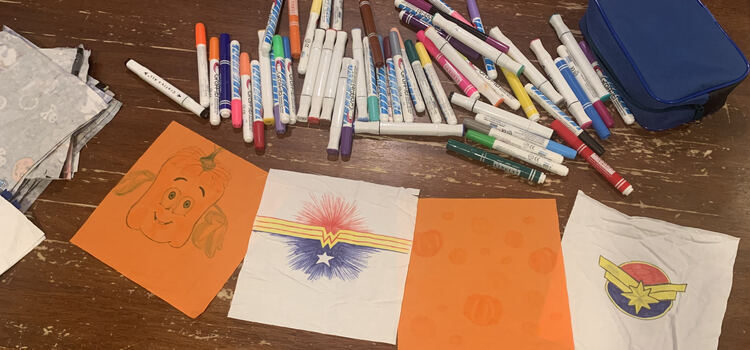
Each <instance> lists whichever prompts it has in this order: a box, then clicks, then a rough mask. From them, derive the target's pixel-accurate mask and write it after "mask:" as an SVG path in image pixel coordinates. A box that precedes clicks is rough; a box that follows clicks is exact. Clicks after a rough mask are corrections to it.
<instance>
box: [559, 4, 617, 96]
mask: <svg viewBox="0 0 750 350" xmlns="http://www.w3.org/2000/svg"><path fill="white" fill-rule="evenodd" d="M549 23H550V24H551V25H552V28H555V32H556V33H557V37H558V38H560V41H561V42H562V43H563V45H565V47H567V48H568V50H569V51H570V56H571V57H573V61H575V63H576V65H577V66H578V67H580V68H581V70H582V72H583V76H585V77H586V80H588V81H589V83H591V85H592V86H593V88H594V93H595V95H596V96H597V98H599V99H600V100H601V101H602V102H606V101H607V100H608V99H609V91H607V89H605V88H604V85H602V83H601V81H600V80H599V77H598V76H597V75H596V73H595V72H594V69H593V68H591V65H590V64H589V61H588V59H586V56H585V55H584V54H583V51H581V48H580V47H578V43H577V42H576V39H575V37H573V33H571V32H570V29H568V26H567V25H565V22H563V20H562V17H560V15H559V14H554V15H552V16H551V17H550V18H549Z"/></svg>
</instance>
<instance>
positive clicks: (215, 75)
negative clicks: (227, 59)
mask: <svg viewBox="0 0 750 350" xmlns="http://www.w3.org/2000/svg"><path fill="white" fill-rule="evenodd" d="M208 44H209V45H208V46H209V57H210V60H209V65H210V66H211V69H210V70H209V72H210V74H209V86H208V92H209V95H210V97H211V98H210V101H209V110H210V113H209V117H208V120H209V121H210V122H211V125H214V126H216V125H219V124H221V116H219V90H220V89H221V81H220V79H219V38H217V37H212V38H211V40H210V41H209V43H208Z"/></svg>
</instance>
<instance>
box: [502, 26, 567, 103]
mask: <svg viewBox="0 0 750 350" xmlns="http://www.w3.org/2000/svg"><path fill="white" fill-rule="evenodd" d="M490 36H491V37H493V38H495V39H497V40H499V41H502V42H503V43H505V44H506V45H508V48H509V49H508V56H510V58H512V59H513V60H514V61H516V62H518V63H520V64H522V65H523V66H524V70H523V75H524V76H526V78H528V79H529V81H530V82H531V83H532V84H534V85H535V86H536V87H538V88H539V90H541V91H542V93H544V95H545V96H547V97H549V99H550V100H552V102H554V103H555V104H560V102H562V101H563V97H562V95H560V94H559V93H558V92H557V90H555V87H554V86H552V83H551V82H550V81H549V80H547V78H546V77H544V75H543V74H542V73H541V72H539V70H538V69H536V67H535V66H534V65H533V64H532V63H531V62H530V61H529V60H528V59H527V58H526V56H525V55H524V54H523V53H522V52H521V50H519V49H518V47H516V45H514V44H513V42H512V41H511V40H510V39H509V38H508V37H507V36H505V35H503V32H501V31H500V28H498V27H492V29H490Z"/></svg>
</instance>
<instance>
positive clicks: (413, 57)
mask: <svg viewBox="0 0 750 350" xmlns="http://www.w3.org/2000/svg"><path fill="white" fill-rule="evenodd" d="M404 46H406V56H408V57H409V62H415V61H419V54H417V49H416V48H415V47H414V42H413V41H411V40H407V41H405V42H404Z"/></svg>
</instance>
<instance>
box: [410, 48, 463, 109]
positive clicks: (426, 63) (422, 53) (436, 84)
mask: <svg viewBox="0 0 750 350" xmlns="http://www.w3.org/2000/svg"><path fill="white" fill-rule="evenodd" d="M414 47H415V48H416V49H417V55H418V56H419V61H420V62H421V63H422V68H423V69H424V72H425V75H427V81H429V82H430V86H432V90H433V91H434V92H435V99H436V100H437V103H438V106H440V109H441V110H442V111H443V114H445V122H446V123H448V124H456V123H458V120H457V119H456V113H455V112H453V106H452V105H451V103H450V101H448V96H446V95H445V90H444V89H443V85H442V84H440V77H438V75H437V72H436V71H435V66H433V65H432V60H430V55H429V54H428V53H427V49H425V47H424V44H422V43H419V42H418V43H417V44H416V45H415V46H414Z"/></svg>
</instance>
